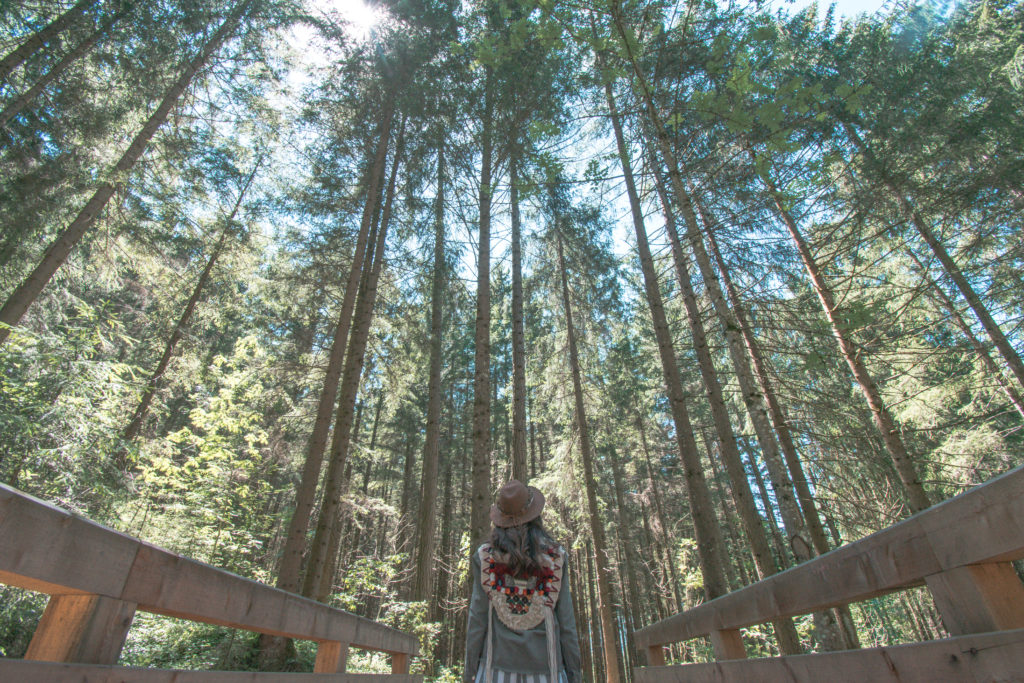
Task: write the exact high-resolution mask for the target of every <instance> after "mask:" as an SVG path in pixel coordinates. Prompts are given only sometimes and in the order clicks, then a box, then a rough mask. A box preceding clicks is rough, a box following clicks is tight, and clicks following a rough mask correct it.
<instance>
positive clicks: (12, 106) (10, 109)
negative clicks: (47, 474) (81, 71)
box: [0, 5, 131, 128]
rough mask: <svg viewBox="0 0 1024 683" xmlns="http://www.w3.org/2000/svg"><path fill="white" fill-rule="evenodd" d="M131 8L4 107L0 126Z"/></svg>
mask: <svg viewBox="0 0 1024 683" xmlns="http://www.w3.org/2000/svg"><path fill="white" fill-rule="evenodd" d="M130 9H131V5H128V6H126V7H124V8H122V9H121V10H120V11H119V12H117V13H116V14H114V15H113V16H112V17H110V18H109V19H107V20H106V21H105V22H103V24H102V25H100V27H99V28H98V29H96V30H95V31H93V32H92V33H91V34H89V36H88V37H87V38H86V39H85V40H83V41H82V42H80V43H79V44H78V45H76V46H75V48H74V49H73V50H71V52H69V53H67V54H66V55H64V56H63V57H62V58H61V60H60V61H59V62H57V63H56V64H54V65H53V67H51V68H50V70H49V71H47V72H46V73H45V74H43V75H42V76H40V77H39V80H37V81H36V82H35V83H34V84H33V85H32V87H30V88H29V89H28V90H26V91H25V92H24V93H22V94H21V95H20V96H18V97H16V98H15V99H14V100H12V101H11V102H10V103H9V104H8V105H7V106H6V107H4V109H3V111H0V128H2V127H4V126H6V125H7V124H8V122H10V120H11V119H13V118H14V117H15V116H17V115H18V114H19V113H21V111H22V110H23V109H24V108H25V107H27V106H28V105H29V104H30V103H31V102H32V101H33V100H34V99H35V98H36V97H38V96H39V93H41V92H43V90H44V89H45V88H46V86H48V85H49V84H50V83H52V82H53V80H54V79H55V78H57V76H60V75H61V74H62V73H64V72H65V71H66V70H67V68H68V67H69V66H71V65H72V64H74V63H75V62H76V61H78V60H79V59H81V58H82V57H83V56H85V55H86V54H87V53H88V52H89V50H91V49H92V48H93V46H94V45H96V43H97V42H99V39H100V38H102V37H103V36H104V35H106V33H107V32H108V31H109V30H110V29H111V27H112V26H113V25H114V24H116V23H117V22H118V21H119V20H120V19H121V18H122V17H124V15H126V14H128V12H129V10H130Z"/></svg>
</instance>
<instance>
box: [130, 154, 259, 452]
mask: <svg viewBox="0 0 1024 683" xmlns="http://www.w3.org/2000/svg"><path fill="white" fill-rule="evenodd" d="M260 163H261V161H258V162H257V163H256V165H255V167H254V168H253V169H252V173H250V174H249V177H248V178H247V179H246V181H245V185H244V186H243V187H242V189H241V191H240V192H239V193H238V199H237V200H236V201H235V205H234V207H233V208H232V209H231V213H230V214H228V217H227V219H226V220H225V225H224V228H223V230H221V233H220V237H219V238H218V239H217V244H216V245H215V246H214V248H213V252H212V253H211V254H210V258H209V259H208V260H207V262H206V266H205V267H203V271H202V272H201V273H200V274H199V279H198V280H197V281H196V285H195V287H194V288H193V289H192V295H191V296H190V297H189V298H188V301H187V302H186V303H185V308H184V310H183V311H182V312H181V316H180V317H179V318H178V322H177V323H176V324H175V325H174V328H173V329H172V330H171V336H170V337H169V338H168V339H167V344H166V345H165V346H164V352H163V353H162V354H161V356H160V360H159V361H158V362H157V364H156V368H155V369H154V370H153V373H152V374H151V375H150V376H149V379H148V380H147V381H146V384H145V387H144V388H143V390H142V397H141V398H140V399H139V405H138V406H137V407H136V408H135V412H134V413H133V414H132V418H131V420H129V422H128V426H127V427H125V429H124V432H123V433H122V434H121V440H122V441H123V442H124V446H123V447H122V449H121V451H120V457H119V458H118V459H119V460H122V461H123V459H124V457H125V456H126V455H127V453H126V450H127V447H128V445H129V444H131V442H132V441H134V440H135V437H136V436H138V434H139V431H140V430H141V429H142V424H143V422H145V420H146V416H147V415H148V414H149V408H150V405H151V404H152V402H153V397H154V396H155V395H156V390H157V385H158V383H159V381H160V378H162V377H163V375H164V372H165V371H166V370H167V365H168V364H169V363H170V362H171V357H172V356H173V355H174V349H175V348H176V347H177V345H178V342H179V341H180V340H181V337H182V336H183V335H184V334H185V330H186V329H188V326H189V324H190V323H191V321H192V313H193V312H194V311H195V309H196V305H197V304H198V303H199V298H200V296H202V293H203V290H204V289H205V288H206V283H207V282H208V281H209V279H210V274H211V273H212V272H213V267H214V266H215V265H216V264H217V259H219V258H220V255H221V252H222V251H223V250H224V245H225V244H227V239H228V237H229V236H230V235H231V234H232V233H233V232H234V230H233V227H232V223H233V222H234V220H235V216H236V215H237V214H238V210H239V209H240V208H241V206H242V201H243V200H244V199H245V194H246V192H248V191H249V186H250V185H251V184H252V181H253V178H255V177H256V172H257V171H258V170H259V168H260ZM120 464H121V465H122V466H123V465H124V463H123V462H122V463H120Z"/></svg>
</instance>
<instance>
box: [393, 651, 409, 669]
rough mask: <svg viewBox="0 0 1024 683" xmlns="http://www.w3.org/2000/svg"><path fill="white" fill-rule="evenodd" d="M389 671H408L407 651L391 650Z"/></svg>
mask: <svg viewBox="0 0 1024 683" xmlns="http://www.w3.org/2000/svg"><path fill="white" fill-rule="evenodd" d="M391 673H393V674H407V673H409V653H407V652H392V653H391Z"/></svg>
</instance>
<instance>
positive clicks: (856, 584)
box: [634, 467, 1024, 683]
mask: <svg viewBox="0 0 1024 683" xmlns="http://www.w3.org/2000/svg"><path fill="white" fill-rule="evenodd" d="M1022 557H1024V467H1018V468H1017V469H1014V470H1012V471H1010V472H1008V473H1006V474H1004V475H1002V476H1000V477H997V478H995V479H993V480H992V481H990V482H988V483H986V484H983V485H981V486H978V487H976V488H974V489H972V490H971V491H968V492H966V493H964V494H961V495H959V496H957V497H956V498H952V499H950V500H947V501H945V502H944V503H940V504H939V505H936V506H934V507H932V508H930V509H928V510H925V511H924V512H921V513H918V514H916V515H914V516H913V517H909V518H908V519H906V520H904V521H902V522H900V523H898V524H896V525H894V526H892V527H889V528H888V529H885V530H883V531H879V532H878V533H875V534H872V535H871V536H868V537H866V538H863V539H861V540H859V541H857V542H855V543H851V544H849V545H846V546H843V547H842V548H839V549H837V550H834V551H832V552H830V553H828V554H826V555H822V556H821V557H817V558H815V559H813V560H811V561H808V562H806V563H804V564H802V565H800V566H797V567H794V568H792V569H789V570H787V571H785V572H781V573H779V574H776V575H774V576H771V577H769V578H767V579H765V580H764V581H760V582H758V583H755V584H751V585H749V586H747V587H745V588H742V589H740V590H738V591H735V592H733V593H729V594H728V595H725V596H722V597H720V598H717V599H715V600H711V601H709V602H706V603H704V604H702V605H699V606H697V607H695V608H693V609H691V610H688V611H686V612H683V613H680V614H677V615H675V616H672V617H669V618H667V619H664V620H662V621H659V622H657V623H655V624H652V625H651V626H648V627H647V628H644V629H642V630H640V631H637V632H636V633H635V634H634V635H635V642H636V644H637V647H638V648H640V649H641V650H646V652H647V655H648V662H649V663H650V666H647V667H638V668H637V669H636V680H637V682H638V683H655V682H656V681H657V682H661V681H694V682H703V681H716V682H718V681H762V682H764V681H767V682H771V681H790V682H791V681H870V682H871V683H881V682H883V681H902V682H903V683H906V682H907V681H921V682H925V681H1024V584H1022V583H1021V580H1020V578H1019V577H1018V576H1017V573H1016V572H1015V571H1014V568H1013V565H1012V564H1011V562H1012V561H1013V560H1018V559H1020V558H1022ZM922 584H923V585H925V586H927V587H928V590H929V591H930V592H931V594H932V597H933V598H934V600H935V606H936V608H937V609H938V611H939V614H940V615H941V617H942V620H943V622H944V624H945V626H946V629H947V630H948V631H949V632H950V634H951V635H952V636H953V637H951V638H948V639H944V640H937V641H929V642H923V643H912V644H909V645H899V646H892V647H883V648H872V649H864V650H847V651H843V652H829V653H818V654H809V655H794V656H787V657H774V658H763V659H745V657H746V653H745V651H744V645H743V639H742V636H741V632H740V629H741V628H746V627H749V626H753V625H755V624H763V623H767V622H770V621H772V620H774V619H777V618H779V617H787V616H796V615H801V614H808V613H811V612H816V611H818V610H824V609H828V608H831V607H836V606H839V605H846V604H849V603H854V602H859V601H862V600H867V599H869V598H873V597H876V596H879V595H884V594H886V593H891V592H893V591H897V590H903V589H907V588H911V587H914V586H920V585H922ZM700 636H709V638H710V640H711V644H712V647H713V648H714V652H715V657H716V658H717V659H718V660H719V661H717V662H714V663H709V664H683V665H677V666H665V665H664V664H665V658H664V649H663V646H664V645H666V644H669V643H677V642H682V641H686V640H689V639H691V638H696V637H700Z"/></svg>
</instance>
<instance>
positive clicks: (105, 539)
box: [0, 484, 139, 598]
mask: <svg viewBox="0 0 1024 683" xmlns="http://www.w3.org/2000/svg"><path fill="white" fill-rule="evenodd" d="M138 546H139V542H138V540H136V539H134V538H132V537H131V536H126V535H125V534H122V533H120V532H117V531H114V530H113V529H108V528H107V527H104V526H101V525H99V524H96V523H95V522H92V521H89V520H87V519H85V518H83V517H79V516H77V515H73V514H71V513H69V512H67V511H65V510H61V509H60V508H56V507H54V506H52V505H50V504H48V503H45V502H43V501H41V500H39V499H37V498H33V497H32V496H29V495H27V494H24V493H22V492H21V491H17V490H15V489H12V488H10V487H9V486H4V485H2V484H0V549H2V552H0V581H3V582H4V583H6V584H9V585H12V586H18V587H19V588H27V589H28V590H36V591H41V592H45V593H50V594H53V593H93V594H97V595H106V596H108V597H114V598H117V597H120V595H121V591H122V589H123V588H124V584H125V580H126V579H127V578H128V571H129V569H131V566H132V562H133V561H134V560H135V552H136V550H137V549H138Z"/></svg>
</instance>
